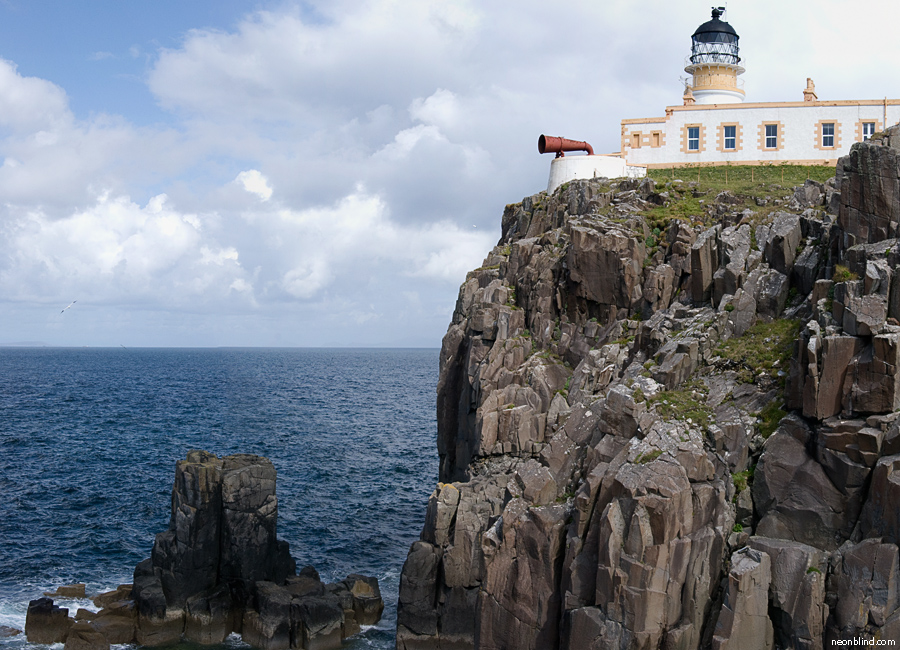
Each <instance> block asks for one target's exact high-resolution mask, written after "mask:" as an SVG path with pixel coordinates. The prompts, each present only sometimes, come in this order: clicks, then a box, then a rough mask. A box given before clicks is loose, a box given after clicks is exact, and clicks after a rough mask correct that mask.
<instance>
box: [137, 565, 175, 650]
mask: <svg viewBox="0 0 900 650" xmlns="http://www.w3.org/2000/svg"><path fill="white" fill-rule="evenodd" d="M132 594H133V595H134V603H135V608H136V609H137V624H136V630H135V639H136V640H137V642H138V643H139V644H140V645H146V646H153V645H168V644H170V643H175V642H177V641H178V640H179V639H180V638H181V634H182V632H184V610H183V609H181V608H179V607H175V606H172V607H169V606H168V605H167V603H166V595H165V592H164V591H163V586H162V580H161V579H160V577H159V576H158V575H157V574H156V573H155V571H154V568H153V564H152V561H151V560H144V561H143V562H141V563H140V564H138V565H137V567H135V569H134V588H133V589H132Z"/></svg>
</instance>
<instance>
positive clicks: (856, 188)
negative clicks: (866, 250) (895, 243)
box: [838, 127, 900, 249]
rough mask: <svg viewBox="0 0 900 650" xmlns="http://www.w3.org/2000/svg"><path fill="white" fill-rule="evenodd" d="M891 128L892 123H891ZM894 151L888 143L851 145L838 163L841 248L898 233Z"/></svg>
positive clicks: (898, 197) (899, 189)
mask: <svg viewBox="0 0 900 650" xmlns="http://www.w3.org/2000/svg"><path fill="white" fill-rule="evenodd" d="M892 128H893V127H892ZM897 165H898V157H897V151H895V150H894V149H892V148H891V147H885V146H877V145H875V143H872V145H870V146H854V147H851V149H850V155H849V156H845V157H844V158H842V159H841V161H840V162H839V163H838V166H839V167H842V168H843V173H842V177H841V185H840V195H841V206H840V211H839V212H838V224H839V225H840V227H841V230H842V231H843V237H842V242H841V243H842V244H843V245H842V248H844V249H846V248H850V247H851V246H854V245H856V244H866V243H872V242H877V241H882V240H885V239H891V238H894V237H896V236H897V222H898V219H900V211H898V209H897V206H898V201H900V180H898V176H897Z"/></svg>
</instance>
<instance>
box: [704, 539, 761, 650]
mask: <svg viewBox="0 0 900 650" xmlns="http://www.w3.org/2000/svg"><path fill="white" fill-rule="evenodd" d="M770 578H771V560H770V559H769V556H768V555H767V554H766V553H764V552H761V551H757V550H754V549H751V548H746V547H745V548H743V549H741V550H739V551H737V552H735V553H734V554H732V556H731V571H729V573H728V586H727V588H726V592H725V602H723V603H722V610H721V612H720V613H719V618H718V620H717V621H716V627H715V631H714V632H713V638H712V648H713V650H766V649H769V650H771V648H772V647H773V645H774V635H773V629H772V621H770V620H769V616H768V604H769V598H768V596H769V594H768V591H769V581H770Z"/></svg>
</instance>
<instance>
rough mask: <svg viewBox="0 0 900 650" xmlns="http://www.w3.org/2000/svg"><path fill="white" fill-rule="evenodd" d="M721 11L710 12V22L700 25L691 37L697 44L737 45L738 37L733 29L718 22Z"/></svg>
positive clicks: (723, 22)
mask: <svg viewBox="0 0 900 650" xmlns="http://www.w3.org/2000/svg"><path fill="white" fill-rule="evenodd" d="M721 15H722V12H721V10H719V9H713V10H712V20H708V21H707V22H705V23H703V24H702V25H700V27H698V28H697V30H696V31H695V32H694V35H693V36H692V37H691V38H692V39H693V40H694V42H697V43H737V41H738V38H739V36H738V35H737V32H736V31H734V27H732V26H731V25H729V24H728V23H726V22H725V21H724V20H719V16H721Z"/></svg>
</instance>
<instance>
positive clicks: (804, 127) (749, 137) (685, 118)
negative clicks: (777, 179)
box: [622, 100, 900, 166]
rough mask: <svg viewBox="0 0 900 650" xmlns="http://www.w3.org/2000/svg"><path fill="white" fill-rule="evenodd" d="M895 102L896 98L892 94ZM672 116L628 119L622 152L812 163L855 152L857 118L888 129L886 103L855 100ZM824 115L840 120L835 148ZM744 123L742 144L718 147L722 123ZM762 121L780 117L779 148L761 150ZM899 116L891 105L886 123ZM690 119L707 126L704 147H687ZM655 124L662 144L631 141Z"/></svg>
mask: <svg viewBox="0 0 900 650" xmlns="http://www.w3.org/2000/svg"><path fill="white" fill-rule="evenodd" d="M890 101H891V102H896V100H890ZM670 110H671V114H670V115H669V116H668V118H667V119H661V120H659V121H655V122H642V123H637V124H628V123H627V122H626V121H623V123H622V127H623V129H624V134H623V153H624V155H625V157H626V158H627V160H628V162H629V163H631V164H642V165H662V166H665V165H672V164H675V165H684V164H696V163H698V162H699V163H704V164H709V163H718V164H722V163H726V162H731V163H733V164H742V163H747V162H772V163H778V162H788V161H801V162H807V163H812V162H816V161H819V162H821V163H824V162H825V161H829V162H830V161H834V160H835V159H837V158H839V157H840V156H843V155H846V154H847V153H849V152H850V147H851V145H852V144H853V143H854V142H857V141H858V139H857V123H858V122H860V121H867V122H876V123H877V130H882V129H884V126H885V125H884V113H885V108H884V105H883V104H881V103H877V104H875V103H868V104H863V103H855V102H834V103H830V102H796V103H772V104H729V105H713V106H698V105H694V106H684V107H682V106H675V107H670ZM820 121H827V122H835V123H836V124H837V125H839V127H838V129H839V138H838V137H837V136H836V137H835V141H836V145H837V146H836V148H834V149H820V148H817V147H816V143H821V132H820V128H819V127H818V123H819V122H820ZM729 122H730V123H738V124H740V125H741V127H742V128H741V140H742V141H741V144H740V148H739V149H738V150H736V151H719V150H718V145H719V143H718V135H717V134H718V130H719V126H720V125H721V124H722V123H729ZM763 122H780V123H781V125H780V128H779V131H780V133H779V138H780V140H779V142H780V144H781V145H782V146H781V148H780V149H778V150H775V151H771V150H761V149H760V144H759V126H760V124H762V123H763ZM897 122H900V106H898V105H892V104H891V103H888V105H887V126H891V125H893V124H896V123H897ZM687 124H701V125H702V126H703V127H704V132H705V133H704V135H705V142H702V149H703V150H702V151H701V152H700V153H686V152H683V151H682V129H683V127H684V126H685V125H687ZM653 130H661V131H662V132H663V133H664V134H665V138H664V144H663V146H660V147H652V146H649V144H650V142H649V138H646V137H643V138H642V146H641V147H640V148H633V147H631V143H632V138H631V134H632V132H634V131H640V132H641V133H642V134H644V135H645V136H646V135H649V133H650V132H651V131H653Z"/></svg>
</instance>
